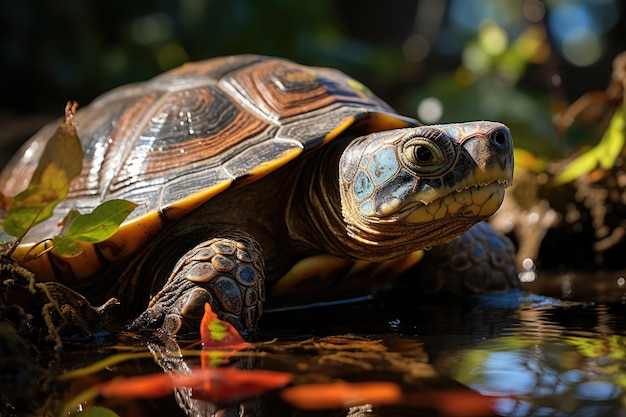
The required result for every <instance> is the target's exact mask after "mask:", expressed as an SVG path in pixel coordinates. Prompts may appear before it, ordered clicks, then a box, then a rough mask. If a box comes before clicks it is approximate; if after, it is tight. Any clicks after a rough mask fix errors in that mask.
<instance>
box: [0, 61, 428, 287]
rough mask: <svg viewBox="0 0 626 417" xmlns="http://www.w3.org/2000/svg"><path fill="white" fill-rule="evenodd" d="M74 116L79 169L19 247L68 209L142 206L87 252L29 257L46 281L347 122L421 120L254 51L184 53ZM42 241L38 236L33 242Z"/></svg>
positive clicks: (13, 184) (92, 264) (37, 139)
mask: <svg viewBox="0 0 626 417" xmlns="http://www.w3.org/2000/svg"><path fill="white" fill-rule="evenodd" d="M75 119H76V123H77V127H78V135H79V137H80V139H81V142H82V146H83V150H84V155H85V159H84V164H83V169H82V173H81V174H80V176H79V177H77V178H76V179H74V180H73V181H72V183H71V186H70V190H69V193H68V197H67V198H66V200H65V201H63V202H62V203H61V204H60V205H59V206H58V207H57V208H56V210H55V213H54V215H53V217H52V218H51V219H50V220H48V221H46V222H44V223H42V224H41V225H38V226H37V227H35V228H34V229H33V230H31V231H30V232H29V234H28V235H27V239H26V240H25V243H23V244H22V245H21V247H20V248H19V250H18V251H16V252H15V254H14V257H15V258H16V259H18V260H19V259H20V258H21V257H23V255H24V254H25V253H26V252H27V251H29V250H32V249H33V245H34V242H39V241H41V240H43V239H46V238H49V237H51V236H53V235H55V234H58V233H59V231H60V228H59V226H58V224H59V223H60V222H61V221H62V219H63V218H64V216H65V215H66V214H67V213H68V211H69V210H70V209H71V208H72V207H75V208H77V209H78V210H80V211H81V212H90V211H92V210H93V209H94V208H95V207H97V206H98V205H99V204H101V203H102V202H104V201H106V200H110V199H117V198H121V199H126V200H130V201H133V202H135V203H139V206H138V208H137V209H135V211H134V212H133V213H132V214H131V215H130V216H129V217H128V219H127V220H126V221H125V223H124V224H123V225H122V226H121V227H120V229H119V230H118V232H117V233H116V234H115V235H114V236H113V237H112V238H110V239H109V240H107V241H105V242H101V243H98V244H95V245H92V244H84V245H83V249H84V252H83V254H81V255H79V256H77V257H75V258H68V259H64V258H60V257H58V256H56V255H55V254H54V252H50V255H49V256H45V257H40V258H38V259H37V260H34V261H29V262H28V263H27V264H26V265H25V266H27V267H28V268H29V269H31V270H33V271H34V272H36V273H38V274H39V275H40V276H42V277H44V278H46V279H53V278H54V277H55V276H57V277H58V276H64V277H74V278H83V277H87V276H89V275H91V274H93V273H94V272H96V271H97V270H98V269H99V268H100V267H101V266H102V265H103V264H106V263H110V262H115V261H118V260H120V259H123V258H125V257H127V256H129V255H131V254H132V253H133V252H134V251H136V250H137V249H138V248H139V247H141V246H142V245H143V244H144V243H145V242H146V240H147V239H149V238H150V237H151V236H153V235H155V234H156V233H158V231H159V230H160V229H161V228H162V226H163V224H164V223H165V222H166V221H167V220H168V219H179V218H182V217H184V216H185V215H186V214H187V213H189V212H190V211H191V210H193V209H194V208H196V207H198V206H199V205H201V204H203V203H205V202H206V201H208V200H210V199H211V198H213V197H214V196H216V195H217V194H219V193H221V192H224V191H226V190H227V189H229V188H231V187H234V186H244V185H245V186H249V185H250V184H251V183H253V182H254V180H256V179H258V178H261V177H263V176H264V175H267V174H268V173H270V172H272V171H274V170H276V169H277V168H279V167H281V166H283V165H284V164H287V163H289V162H290V161H292V160H294V159H295V158H297V157H298V156H300V155H302V153H303V152H310V151H314V150H316V149H318V148H319V147H320V146H322V145H323V144H325V143H327V142H329V141H331V140H333V139H334V138H336V137H338V136H340V135H341V134H342V133H344V132H345V131H346V130H348V129H350V128H353V127H358V128H359V129H361V130H364V131H376V130H386V129H392V128H399V127H406V126H409V125H413V124H416V122H415V121H414V120H412V119H409V118H405V117H403V116H400V115H398V114H397V113H396V112H395V111H394V110H393V109H392V108H391V107H389V106H388V105H387V104H386V103H384V102H383V101H382V100H381V99H379V98H377V97H376V96H374V95H373V94H372V93H371V92H370V91H369V90H368V89H367V88H366V87H364V86H363V85H362V84H361V83H359V82H357V81H355V80H354V79H352V78H350V77H348V76H346V75H345V74H343V73H341V72H339V71H337V70H334V69H327V68H313V67H306V66H302V65H299V64H296V63H293V62H291V61H287V60H284V59H277V58H269V57H263V56H256V55H243V56H233V57H224V58H216V59H210V60H207V61H201V62H196V63H189V64H185V65H183V66H182V67H179V68H176V69H173V70H170V71H168V72H166V73H164V74H161V75H159V76H157V77H155V78H153V79H151V80H149V81H147V82H143V83H137V84H131V85H126V86H122V87H119V88H117V89H114V90H112V91H110V92H108V93H106V94H104V95H102V96H100V97H99V98H97V99H96V100H94V101H93V102H92V103H91V104H90V105H89V106H87V107H85V108H84V109H81V110H79V111H78V112H77V114H76V116H75ZM56 126H57V124H52V125H49V126H46V127H44V128H43V129H42V130H41V131H40V132H38V133H37V134H36V135H35V136H34V137H33V138H31V140H30V141H29V142H27V143H26V144H25V145H24V147H23V148H22V149H21V151H20V152H19V153H18V154H17V155H16V157H15V158H14V159H13V160H12V161H11V162H10V163H9V164H8V166H7V167H6V168H5V170H4V171H3V172H2V174H0V191H1V192H2V193H4V194H5V195H8V196H11V195H15V194H17V193H18V192H20V191H22V190H23V189H25V188H26V186H27V182H28V180H29V179H30V177H31V176H32V173H33V171H34V169H35V167H36V164H37V162H38V160H39V158H40V156H41V151H42V150H43V149H44V147H45V142H46V141H47V140H48V139H49V138H50V136H51V135H52V133H53V132H54V129H55V128H56ZM268 221H269V220H268ZM43 249H44V245H38V246H37V247H36V248H35V252H36V251H37V250H43Z"/></svg>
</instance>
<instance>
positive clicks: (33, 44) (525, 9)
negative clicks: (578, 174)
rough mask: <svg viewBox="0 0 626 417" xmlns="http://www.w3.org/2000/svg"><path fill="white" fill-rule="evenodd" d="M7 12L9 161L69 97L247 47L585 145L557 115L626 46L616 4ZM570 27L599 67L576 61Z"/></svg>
mask: <svg viewBox="0 0 626 417" xmlns="http://www.w3.org/2000/svg"><path fill="white" fill-rule="evenodd" d="M0 9H1V10H0V31H1V33H2V35H1V37H0V59H1V62H2V71H1V73H2V74H3V76H2V78H3V80H4V84H3V88H2V95H1V97H0V123H1V124H2V126H3V128H2V129H0V145H1V146H2V148H0V152H1V153H0V166H2V165H3V164H4V162H5V161H6V159H7V158H8V157H9V155H10V154H11V153H12V152H13V150H14V149H15V147H16V146H17V144H19V143H21V142H22V141H23V140H24V139H25V138H27V137H28V136H30V135H31V134H32V133H33V132H34V131H36V130H37V129H38V127H39V126H41V124H43V123H44V122H46V121H49V120H52V119H54V118H57V117H59V116H61V115H62V113H63V109H64V106H65V103H66V101H67V100H77V101H78V102H79V104H80V105H81V106H85V105H87V104H88V103H89V102H90V101H91V100H92V99H93V98H94V97H96V96H97V95H99V94H101V93H103V92H104V91H106V90H109V89H111V88H113V87H116V86H119V85H121V84H124V83H128V82H134V81H140V80H144V79H147V78H150V77H152V76H154V75H156V74H158V73H160V72H162V71H164V70H167V69H169V68H172V67H175V66H178V65H180V64H182V63H183V62H185V61H189V60H200V59H206V58H210V57H214V56H220V55H228V54H237V53H260V54H267V55H278V56H283V57H287V58H290V59H293V60H295V61H298V62H301V63H304V64H310V65H322V66H332V67H336V68H339V69H341V70H343V71H345V72H346V73H348V74H350V75H352V76H353V77H355V78H357V79H359V80H361V81H362V82H364V83H365V84H366V85H368V86H369V87H370V88H371V89H372V90H374V91H375V92H376V93H377V94H378V95H380V96H381V97H382V98H383V99H385V100H386V101H388V102H389V103H390V104H392V105H393V106H394V107H395V108H397V109H398V110H399V111H400V112H402V113H404V114H406V115H409V116H412V117H418V115H417V113H416V108H417V106H418V105H419V103H420V102H421V101H422V100H423V99H424V98H426V97H436V98H437V99H439V100H440V101H441V102H442V104H443V113H442V115H441V117H440V118H437V119H435V120H432V121H429V120H426V122H436V121H442V122H448V121H463V120H471V119H492V120H494V119H495V120H499V121H503V122H505V123H507V124H509V126H510V127H511V128H512V130H513V133H514V136H515V138H516V145H517V146H522V147H526V148H529V149H531V150H533V151H534V152H537V153H545V154H552V155H555V154H562V153H563V152H567V151H568V150H569V149H570V148H573V147H575V145H576V143H573V144H572V143H570V142H567V141H566V142H565V146H564V142H563V141H562V139H559V138H557V137H556V136H555V134H554V132H553V129H552V124H551V119H552V116H553V114H554V113H555V112H557V111H559V110H562V109H563V108H564V107H565V106H566V105H567V104H568V103H569V102H571V101H573V100H575V99H576V98H577V97H579V96H580V95H581V94H583V93H585V92H587V91H592V90H602V89H604V88H605V87H606V85H607V82H608V79H609V75H610V72H611V61H612V59H613V58H614V56H615V55H616V54H617V53H619V52H621V51H622V50H623V49H626V48H625V46H626V25H625V22H624V9H623V6H622V2H620V1H618V0H598V1H591V0H589V1H583V0H569V1H560V2H557V1H546V2H540V1H538V0H512V1H506V2H502V1H498V0H448V1H444V0H441V1H433V0H430V1H426V0H422V1H420V0H394V1H392V2H383V1H372V0H336V1H332V0H301V1H297V2H289V1H286V0H263V1H252V0H228V1H214V0H157V1H150V2H148V1H129V0H94V1H85V0H39V1H35V0H20V1H10V0H5V1H3V2H2V4H1V6H0ZM485 27H490V28H491V29H492V32H493V33H496V34H499V35H500V36H501V35H502V34H503V35H504V36H505V39H506V45H505V46H504V48H503V49H502V48H500V49H497V48H496V49H497V50H496V51H495V52H494V51H491V52H489V51H487V52H488V53H485V51H484V50H488V49H490V48H491V46H490V45H494V44H495V43H494V42H493V39H492V37H489V36H487V35H485V34H488V33H492V32H489V31H484V29H485ZM494 28H495V29H494ZM530 29H532V30H534V31H535V32H536V33H540V34H542V36H545V37H544V38H543V39H541V38H540V43H541V44H542V47H543V48H544V51H543V54H539V55H541V56H540V57H537V56H532V55H533V54H532V53H531V52H528V51H530V49H531V48H530V47H529V46H528V45H526V46H525V47H524V46H523V45H522V43H523V42H522V41H521V40H523V39H526V38H528V33H529V30H530ZM493 33H492V34H493ZM564 34H565V35H564ZM567 34H569V35H571V37H573V38H574V40H575V41H576V42H579V43H575V42H574V47H573V48H574V50H575V51H578V54H579V55H581V56H583V57H587V58H589V57H591V58H589V59H588V61H589V62H583V63H580V62H572V60H571V59H569V58H568V57H567V54H566V53H565V52H564V49H565V46H564V45H565V43H566V42H565V40H564V39H565V38H564V36H566V35H567ZM482 35H485V37H484V39H483V44H482V46H481V36H482ZM496 38H497V37H496ZM531 38H532V37H531ZM496 40H497V39H496ZM500 40H501V37H500ZM594 42H595V43H594ZM477 45H478V46H477ZM590 45H591V46H590ZM594 45H595V46H594ZM481 49H482V50H483V51H482V52H481ZM570 49H571V47H570ZM472 51H473V52H474V53H475V52H476V51H479V54H478V58H476V54H474V55H472ZM524 51H526V52H524ZM481 54H482V55H481ZM535 55H536V54H535ZM472 57H474V58H472ZM476 59H478V62H479V63H480V62H481V59H482V61H483V63H482V66H481V65H478V67H477V65H476V62H475V61H476ZM585 59H586V58H585ZM485 60H486V62H485ZM574 61H576V60H574ZM472 62H473V63H472ZM511 68H514V69H515V71H514V72H516V73H515V75H514V76H511V75H510V71H509V70H510V69H511ZM507 73H508V74H509V75H503V74H507ZM576 140H579V139H576ZM589 140H593V139H589Z"/></svg>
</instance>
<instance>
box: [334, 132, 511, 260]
mask: <svg viewBox="0 0 626 417" xmlns="http://www.w3.org/2000/svg"><path fill="white" fill-rule="evenodd" d="M512 178H513V142H512V139H511V133H510V131H509V129H508V128H507V127H506V126H504V125H503V124H500V123H493V122H471V123H455V124H447V125H436V126H420V127H413V128H405V129H397V130H391V131H383V132H377V133H373V134H370V135H368V136H363V137H360V138H357V139H355V140H354V141H353V142H351V143H350V144H349V145H348V146H347V147H346V148H345V150H344V152H343V154H342V156H341V158H340V165H339V187H340V195H341V204H342V215H343V218H344V222H345V223H346V227H347V231H348V235H349V236H350V237H351V238H352V239H353V240H356V241H357V242H359V244H365V245H366V246H368V247H370V248H371V249H370V253H372V257H373V258H381V259H382V258H388V257H393V256H394V255H395V256H399V255H401V254H405V253H408V252H411V251H415V250H418V249H422V248H424V247H429V246H433V245H437V244H440V243H444V242H447V241H450V240H452V239H454V238H456V237H458V236H460V235H461V234H462V233H464V232H465V231H466V230H468V229H469V228H470V227H471V226H473V225H474V224H476V223H477V222H479V221H481V220H483V219H485V218H487V217H489V216H490V215H492V214H493V213H494V212H495V211H496V210H497V209H498V208H499V207H500V204H501V203H502V200H503V198H504V189H505V188H506V187H507V186H509V185H510V184H511V182H512ZM378 252H380V255H376V253H378Z"/></svg>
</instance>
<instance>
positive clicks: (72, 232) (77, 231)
mask: <svg viewBox="0 0 626 417" xmlns="http://www.w3.org/2000/svg"><path fill="white" fill-rule="evenodd" d="M137 205H138V204H137V203H133V202H132V201H127V200H109V201H105V202H104V203H102V204H100V205H99V206H98V207H96V208H95V209H94V211H93V212H91V213H89V214H81V215H80V216H78V217H76V218H75V219H74V221H73V222H72V224H70V225H69V227H68V228H67V231H66V232H65V233H64V234H62V235H61V236H62V237H66V238H71V239H73V240H78V241H80V242H91V243H97V242H102V241H103V240H106V239H108V238H110V237H111V236H113V234H114V233H115V232H116V231H117V229H118V228H119V226H120V224H122V222H123V221H124V220H125V219H126V217H128V215H129V214H130V213H131V212H132V211H133V210H134V209H135V207H137Z"/></svg>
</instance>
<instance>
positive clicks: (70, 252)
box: [51, 236, 83, 258]
mask: <svg viewBox="0 0 626 417" xmlns="http://www.w3.org/2000/svg"><path fill="white" fill-rule="evenodd" d="M51 240H52V246H54V250H55V252H56V253H58V254H59V255H61V256H64V257H66V258H72V257H74V256H78V255H80V254H81V253H83V248H81V247H80V245H79V244H78V242H77V241H76V240H75V239H72V238H70V237H66V236H54V237H52V239H51Z"/></svg>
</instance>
